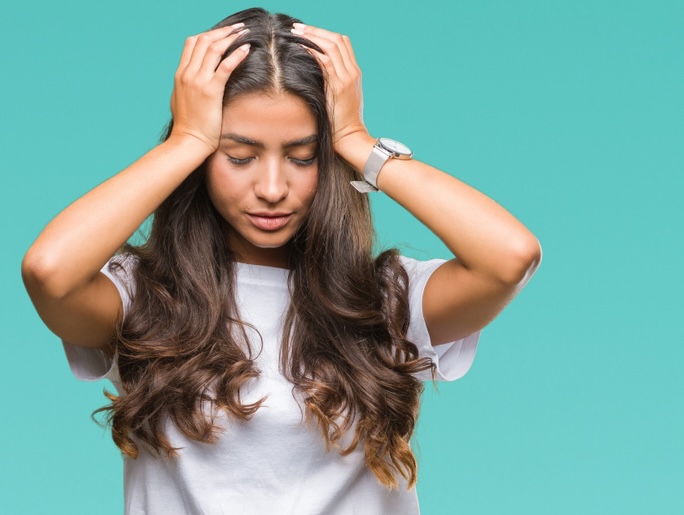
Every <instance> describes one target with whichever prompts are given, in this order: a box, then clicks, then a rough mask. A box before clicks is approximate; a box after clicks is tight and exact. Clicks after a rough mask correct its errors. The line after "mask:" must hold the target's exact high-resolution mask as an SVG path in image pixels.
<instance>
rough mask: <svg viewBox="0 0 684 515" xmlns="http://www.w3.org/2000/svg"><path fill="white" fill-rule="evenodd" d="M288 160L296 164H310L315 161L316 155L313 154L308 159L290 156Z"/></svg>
mask: <svg viewBox="0 0 684 515" xmlns="http://www.w3.org/2000/svg"><path fill="white" fill-rule="evenodd" d="M290 161H292V162H293V163H294V164H296V165H297V166H311V165H312V164H314V162H315V161H316V156H313V157H312V158H309V159H295V158H294V157H291V158H290Z"/></svg>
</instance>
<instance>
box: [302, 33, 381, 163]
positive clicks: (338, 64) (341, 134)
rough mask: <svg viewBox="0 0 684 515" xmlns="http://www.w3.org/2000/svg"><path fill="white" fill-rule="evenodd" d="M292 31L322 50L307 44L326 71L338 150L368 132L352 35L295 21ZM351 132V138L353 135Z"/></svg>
mask: <svg viewBox="0 0 684 515" xmlns="http://www.w3.org/2000/svg"><path fill="white" fill-rule="evenodd" d="M292 32H293V34H296V35H298V36H302V37H305V38H307V39H309V40H310V41H312V42H314V43H316V45H318V46H319V47H320V48H321V49H322V50H323V53H320V52H317V51H316V50H314V49H312V48H309V47H306V46H304V45H302V46H304V47H305V48H306V49H307V50H308V51H309V53H311V55H313V56H314V57H315V58H316V60H318V62H319V63H320V65H321V67H322V68H323V70H324V71H325V74H326V96H327V99H328V110H329V113H330V116H331V118H332V124H333V145H334V147H335V150H336V151H337V152H338V153H339V152H340V148H342V146H343V140H347V139H350V140H353V139H354V137H358V135H359V134H361V135H363V136H368V130H367V129H366V126H365V125H364V123H363V92H362V89H361V69H360V68H359V65H358V64H357V62H356V58H355V57H354V51H353V50H352V46H351V41H349V37H347V36H343V35H341V34H337V33H335V32H330V31H328V30H325V29H321V28H318V27H312V26H310V25H303V24H301V23H295V24H294V28H293V29H292ZM350 136H351V138H350Z"/></svg>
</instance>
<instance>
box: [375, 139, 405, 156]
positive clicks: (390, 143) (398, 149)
mask: <svg viewBox="0 0 684 515" xmlns="http://www.w3.org/2000/svg"><path fill="white" fill-rule="evenodd" d="M379 141H380V144H381V145H382V146H383V147H385V148H386V149H387V150H389V151H390V152H394V153H395V154H399V155H400V156H410V155H412V154H413V152H411V149H410V148H408V147H407V146H406V145H404V144H403V143H399V142H398V141H397V140H394V139H389V138H380V139H379Z"/></svg>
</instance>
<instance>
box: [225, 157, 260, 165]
mask: <svg viewBox="0 0 684 515" xmlns="http://www.w3.org/2000/svg"><path fill="white" fill-rule="evenodd" d="M252 159H254V158H252V157H245V158H244V159H240V158H239V157H232V156H228V161H230V162H231V163H232V164H234V165H246V164H247V163H249V162H250V161H251V160H252Z"/></svg>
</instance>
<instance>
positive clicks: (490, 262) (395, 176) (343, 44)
mask: <svg viewBox="0 0 684 515" xmlns="http://www.w3.org/2000/svg"><path fill="white" fill-rule="evenodd" d="M294 32H295V33H299V34H300V35H302V36H304V37H307V38H309V39H310V40H311V41H313V42H314V43H316V44H317V45H318V46H319V47H321V49H322V50H323V51H324V53H323V54H320V53H318V52H315V51H311V52H312V53H313V55H315V57H316V58H317V59H318V60H319V62H320V63H321V65H322V66H323V67H324V68H325V70H326V73H327V77H328V95H329V101H330V102H331V103H333V104H334V106H335V109H334V111H333V112H334V115H335V119H334V125H335V140H334V144H335V150H336V151H337V153H338V154H339V155H340V156H341V157H342V158H343V159H345V160H346V161H347V162H349V163H350V164H351V165H352V166H353V167H354V168H355V169H356V170H357V171H359V173H362V171H363V168H364V165H365V163H366V160H367V159H368V156H369V155H370V153H371V149H372V147H373V145H374V144H375V138H373V137H372V136H370V134H369V133H368V131H367V130H366V128H365V126H364V124H363V121H362V115H361V106H362V100H361V99H362V93H361V71H360V70H359V67H358V64H357V63H356V59H355V57H354V53H353V50H352V48H351V43H350V42H349V38H347V37H346V36H341V35H339V34H334V33H331V32H328V31H326V30H323V29H320V28H315V27H308V26H306V27H302V26H296V27H295V31H294ZM390 136H391V135H390ZM377 182H378V187H379V189H380V190H381V191H383V192H385V193H386V194H387V195H389V196H390V197H391V198H392V199H394V200H395V201H397V202H398V203H399V204H401V205H402V206H403V207H404V208H406V209H407V210H408V211H410V212H411V213H412V214H413V215H414V216H415V217H416V218H418V219H419V220H420V221H421V222H423V223H424V224H425V225H426V226H427V227H428V228H429V229H430V230H431V231H432V232H434V233H435V234H436V235H437V236H438V237H439V238H440V239H441V240H442V241H443V242H444V243H445V244H446V246H447V247H448V248H449V250H450V251H451V252H452V253H453V254H454V255H455V256H458V257H457V258H454V259H452V260H451V261H449V262H447V263H445V264H444V265H442V266H441V267H439V268H438V269H437V270H436V271H435V272H434V273H433V274H432V276H431V277H430V280H429V281H428V283H427V286H426V288H425V294H424V297H423V311H424V316H425V320H426V323H427V326H428V330H429V332H430V336H431V339H432V343H433V344H434V345H437V344H440V343H446V342H449V341H453V340H457V339H460V338H463V337H465V336H467V335H469V334H472V333H473V332H475V331H477V330H479V329H481V328H482V327H484V326H485V325H487V324H488V323H489V322H490V321H491V320H493V319H494V318H495V317H496V316H497V315H498V314H499V313H500V312H501V311H502V310H503V308H504V307H505V306H506V305H507V304H508V302H510V300H511V299H512V298H513V297H514V296H515V295H516V294H517V293H518V292H519V291H520V289H521V288H522V287H523V286H524V285H525V283H526V282H527V281H528V280H529V279H530V277H531V276H532V275H533V274H534V272H535V271H536V269H537V267H538V266H539V264H540V262H541V255H542V251H541V246H540V244H539V242H538V240H537V238H536V237H535V236H534V235H533V234H532V233H531V232H530V231H529V230H528V229H527V228H526V227H525V226H524V225H523V224H522V223H520V221H518V220H517V219H516V218H515V217H514V216H513V215H511V214H510V213H509V212H508V211H506V210H505V209H504V208H503V207H502V206H500V205H499V204H497V203H496V202H495V201H494V200H492V199H491V198H489V197H487V196H486V195H484V194H482V193H480V192H479V191H477V190H476V189H474V188H472V187H470V186H468V185H467V184H465V183H464V182H462V181H460V180H458V179H456V178H454V177H452V176H450V175H449V174H446V173H444V172H442V171H440V170H438V169H436V168H434V167H432V166H429V165H427V164H425V163H422V162H420V161H417V160H408V161H404V160H397V159H389V160H388V161H387V162H386V163H385V165H384V166H383V168H382V170H381V172H380V174H379V175H378V178H377ZM350 187H351V186H350Z"/></svg>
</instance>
